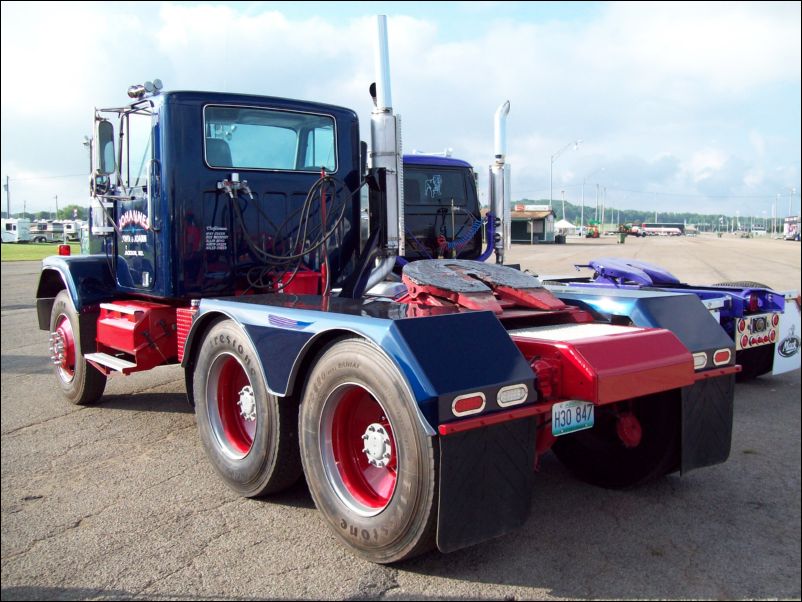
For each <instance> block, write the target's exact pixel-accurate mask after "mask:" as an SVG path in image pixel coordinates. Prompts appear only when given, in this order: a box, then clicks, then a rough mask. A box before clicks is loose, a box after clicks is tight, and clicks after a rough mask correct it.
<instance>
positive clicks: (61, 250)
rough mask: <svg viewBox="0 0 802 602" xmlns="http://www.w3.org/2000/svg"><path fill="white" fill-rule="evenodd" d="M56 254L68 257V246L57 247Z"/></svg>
mask: <svg viewBox="0 0 802 602" xmlns="http://www.w3.org/2000/svg"><path fill="white" fill-rule="evenodd" d="M58 254H59V255H69V254H70V245H59V246H58Z"/></svg>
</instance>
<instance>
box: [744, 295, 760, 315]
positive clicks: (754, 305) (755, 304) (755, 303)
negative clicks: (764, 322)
mask: <svg viewBox="0 0 802 602" xmlns="http://www.w3.org/2000/svg"><path fill="white" fill-rule="evenodd" d="M746 307H747V309H748V310H749V311H750V312H756V311H757V310H758V309H759V307H760V300H759V299H758V296H757V293H752V294H751V295H749V303H748V304H747V306H746Z"/></svg>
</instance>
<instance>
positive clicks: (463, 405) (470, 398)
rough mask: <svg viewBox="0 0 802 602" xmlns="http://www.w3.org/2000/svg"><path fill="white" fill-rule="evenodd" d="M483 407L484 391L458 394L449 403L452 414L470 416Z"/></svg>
mask: <svg viewBox="0 0 802 602" xmlns="http://www.w3.org/2000/svg"><path fill="white" fill-rule="evenodd" d="M484 409H485V395H484V393H468V394H467V395H460V396H459V397H457V398H456V399H455V400H454V402H453V403H452V404H451V411H452V412H453V413H454V416H470V415H471V414H478V413H479V412H481V411H482V410H484Z"/></svg>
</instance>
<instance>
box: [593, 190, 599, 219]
mask: <svg viewBox="0 0 802 602" xmlns="http://www.w3.org/2000/svg"><path fill="white" fill-rule="evenodd" d="M593 219H594V220H595V221H597V222H598V221H599V183H598V182H596V213H594V214H593Z"/></svg>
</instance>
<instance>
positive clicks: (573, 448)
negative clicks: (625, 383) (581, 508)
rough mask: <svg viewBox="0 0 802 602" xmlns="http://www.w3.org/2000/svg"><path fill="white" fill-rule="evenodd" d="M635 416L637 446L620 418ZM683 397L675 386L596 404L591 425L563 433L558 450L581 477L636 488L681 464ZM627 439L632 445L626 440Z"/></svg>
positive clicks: (584, 479)
mask: <svg viewBox="0 0 802 602" xmlns="http://www.w3.org/2000/svg"><path fill="white" fill-rule="evenodd" d="M622 414H627V415H628V416H627V418H628V419H629V424H631V423H632V422H631V420H632V419H631V416H634V417H635V419H636V421H637V423H638V424H639V427H640V436H639V441H638V442H637V445H632V444H633V443H634V441H632V440H630V441H628V442H627V441H626V440H625V439H626V438H624V439H622V436H621V435H620V434H619V430H618V428H619V424H618V423H619V419H620V416H622ZM681 437H682V434H681V429H680V396H679V393H678V392H676V391H668V392H665V393H659V394H656V395H648V396H645V397H639V398H637V399H634V400H631V401H630V402H621V403H618V404H612V406H603V407H601V408H597V414H596V424H595V426H594V427H593V428H592V429H588V430H586V431H580V432H578V433H574V434H572V435H566V436H563V437H558V439H557V441H556V443H555V444H554V446H553V447H552V450H553V451H554V454H555V455H556V456H557V458H559V460H560V461H561V462H562V463H563V464H565V466H566V467H567V468H568V469H569V470H570V471H571V472H572V473H574V475H576V476H577V477H578V478H580V479H582V480H583V481H586V482H588V483H591V484H593V485H598V486H600V487H606V488H609V489H624V488H628V487H634V486H637V485H641V484H643V483H647V482H649V481H653V480H656V479H659V478H661V477H663V476H665V475H667V474H669V473H671V472H674V471H676V470H677V469H678V468H679V460H680V445H681ZM627 443H628V444H627Z"/></svg>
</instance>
